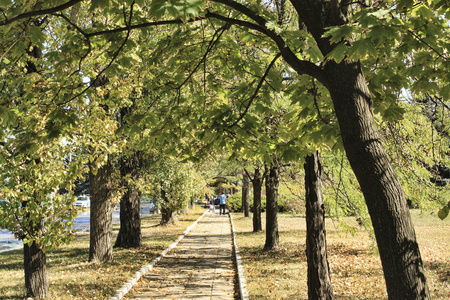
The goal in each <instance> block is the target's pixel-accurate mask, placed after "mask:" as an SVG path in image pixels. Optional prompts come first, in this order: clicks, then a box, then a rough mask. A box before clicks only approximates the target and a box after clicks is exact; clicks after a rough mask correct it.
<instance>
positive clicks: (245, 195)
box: [242, 170, 250, 218]
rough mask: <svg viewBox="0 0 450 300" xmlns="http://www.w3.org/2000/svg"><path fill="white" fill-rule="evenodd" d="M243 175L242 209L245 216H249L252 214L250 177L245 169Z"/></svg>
mask: <svg viewBox="0 0 450 300" xmlns="http://www.w3.org/2000/svg"><path fill="white" fill-rule="evenodd" d="M242 177H243V178H242V211H243V212H244V217H246V218H248V217H249V216H250V195H249V194H250V179H249V178H248V175H247V174H246V172H245V170H244V171H243V176H242Z"/></svg>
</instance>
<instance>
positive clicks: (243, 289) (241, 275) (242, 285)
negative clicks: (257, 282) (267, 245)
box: [229, 212, 250, 300]
mask: <svg viewBox="0 0 450 300" xmlns="http://www.w3.org/2000/svg"><path fill="white" fill-rule="evenodd" d="M229 215H230V223H231V233H232V237H233V249H234V260H235V263H236V269H237V277H238V284H239V294H240V296H241V300H249V299H250V297H249V295H248V290H247V280H246V279H245V272H244V266H243V265H242V259H241V254H240V253H239V248H238V246H237V243H236V231H235V230H234V224H233V216H232V214H231V212H230V213H229Z"/></svg>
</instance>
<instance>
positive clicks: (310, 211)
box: [304, 151, 333, 300]
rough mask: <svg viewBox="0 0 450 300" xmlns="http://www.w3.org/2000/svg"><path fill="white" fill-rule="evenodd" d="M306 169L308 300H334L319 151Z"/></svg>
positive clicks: (310, 156) (311, 156)
mask: <svg viewBox="0 0 450 300" xmlns="http://www.w3.org/2000/svg"><path fill="white" fill-rule="evenodd" d="M304 169H305V190H306V257H307V263H308V277H307V278H308V279H307V280H308V299H310V300H315V299H333V289H332V285H331V278H330V268H329V265H328V256H327V239H326V231H325V207H324V204H323V198H322V166H321V164H320V156H319V152H318V151H315V152H314V153H313V154H312V155H309V156H307V157H306V159H305V165H304Z"/></svg>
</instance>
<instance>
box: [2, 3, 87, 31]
mask: <svg viewBox="0 0 450 300" xmlns="http://www.w3.org/2000/svg"><path fill="white" fill-rule="evenodd" d="M81 1H83V0H70V1H69V2H67V3H65V4H61V5H60V6H56V7H52V8H47V9H42V10H36V11H30V12H26V13H23V14H20V15H17V16H14V17H11V18H9V19H8V18H5V19H4V20H2V21H0V26H4V25H7V24H10V23H13V22H15V21H18V20H21V19H26V18H30V17H36V16H43V15H48V14H53V13H56V12H59V11H62V10H65V9H66V8H69V7H71V6H74V5H75V4H77V3H79V2H81Z"/></svg>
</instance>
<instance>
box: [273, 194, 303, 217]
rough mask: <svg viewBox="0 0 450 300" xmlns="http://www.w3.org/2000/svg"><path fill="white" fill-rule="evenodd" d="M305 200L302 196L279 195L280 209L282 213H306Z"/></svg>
mask: <svg viewBox="0 0 450 300" xmlns="http://www.w3.org/2000/svg"><path fill="white" fill-rule="evenodd" d="M305 210H306V209H305V201H304V200H303V199H301V198H300V197H295V196H294V195H289V196H286V195H279V196H278V211H279V212H280V213H292V214H299V213H305Z"/></svg>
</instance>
